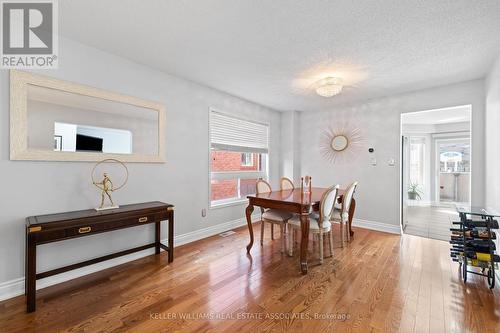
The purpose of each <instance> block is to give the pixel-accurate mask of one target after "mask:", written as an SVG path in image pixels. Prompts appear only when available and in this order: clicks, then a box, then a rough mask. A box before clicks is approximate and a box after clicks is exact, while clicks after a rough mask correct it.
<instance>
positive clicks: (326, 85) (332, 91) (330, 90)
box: [316, 77, 343, 97]
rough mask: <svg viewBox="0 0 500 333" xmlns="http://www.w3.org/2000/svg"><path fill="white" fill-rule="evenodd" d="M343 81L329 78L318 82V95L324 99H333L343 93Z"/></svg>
mask: <svg viewBox="0 0 500 333" xmlns="http://www.w3.org/2000/svg"><path fill="white" fill-rule="evenodd" d="M342 88H343V86H342V79H340V78H338V77H327V78H324V79H321V80H319V81H318V82H316V93H317V94H318V95H320V96H323V97H332V96H335V95H338V94H340V92H341V91H342Z"/></svg>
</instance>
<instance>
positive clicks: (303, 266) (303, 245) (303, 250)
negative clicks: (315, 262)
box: [300, 214, 309, 274]
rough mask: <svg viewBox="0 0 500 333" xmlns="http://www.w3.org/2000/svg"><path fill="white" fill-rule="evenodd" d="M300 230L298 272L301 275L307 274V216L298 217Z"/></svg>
mask: <svg viewBox="0 0 500 333" xmlns="http://www.w3.org/2000/svg"><path fill="white" fill-rule="evenodd" d="M300 230H301V233H302V237H301V240H300V270H301V272H302V274H307V249H308V247H309V215H308V214H302V215H300Z"/></svg>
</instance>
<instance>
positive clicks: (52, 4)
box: [0, 0, 58, 69]
mask: <svg viewBox="0 0 500 333" xmlns="http://www.w3.org/2000/svg"><path fill="white" fill-rule="evenodd" d="M0 4H1V17H2V34H1V36H2V43H1V44H2V55H1V57H2V59H1V60H2V61H1V67H2V68H21V69H30V68H33V69H35V68H42V69H43V68H57V51H58V50H57V47H58V31H57V28H58V26H57V2H56V0H31V1H20V0H1V1H0Z"/></svg>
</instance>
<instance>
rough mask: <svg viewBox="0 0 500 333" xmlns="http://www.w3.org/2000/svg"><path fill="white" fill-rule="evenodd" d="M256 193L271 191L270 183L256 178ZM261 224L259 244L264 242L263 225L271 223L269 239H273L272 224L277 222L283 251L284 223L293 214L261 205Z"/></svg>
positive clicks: (283, 250) (282, 250)
mask: <svg viewBox="0 0 500 333" xmlns="http://www.w3.org/2000/svg"><path fill="white" fill-rule="evenodd" d="M256 186H257V194H261V193H267V192H271V191H272V189H271V185H269V183H268V182H266V181H265V180H263V179H259V180H257V185H256ZM260 210H261V219H260V220H261V226H260V245H263V244H264V226H265V223H266V222H267V223H269V224H271V239H272V240H274V225H275V224H277V225H279V227H280V231H281V252H282V253H284V252H285V234H286V224H287V222H288V220H289V219H290V218H291V217H292V216H293V215H292V214H291V213H289V212H285V211H281V210H278V209H266V208H263V207H261V208H260Z"/></svg>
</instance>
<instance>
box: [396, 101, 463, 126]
mask: <svg viewBox="0 0 500 333" xmlns="http://www.w3.org/2000/svg"><path fill="white" fill-rule="evenodd" d="M470 117H471V107H470V105H463V106H457V107H451V108H444V109H436V110H429V111H422V112H412V113H404V114H402V115H401V119H402V121H403V124H404V125H408V124H418V125H438V124H449V123H460V122H469V121H470Z"/></svg>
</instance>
